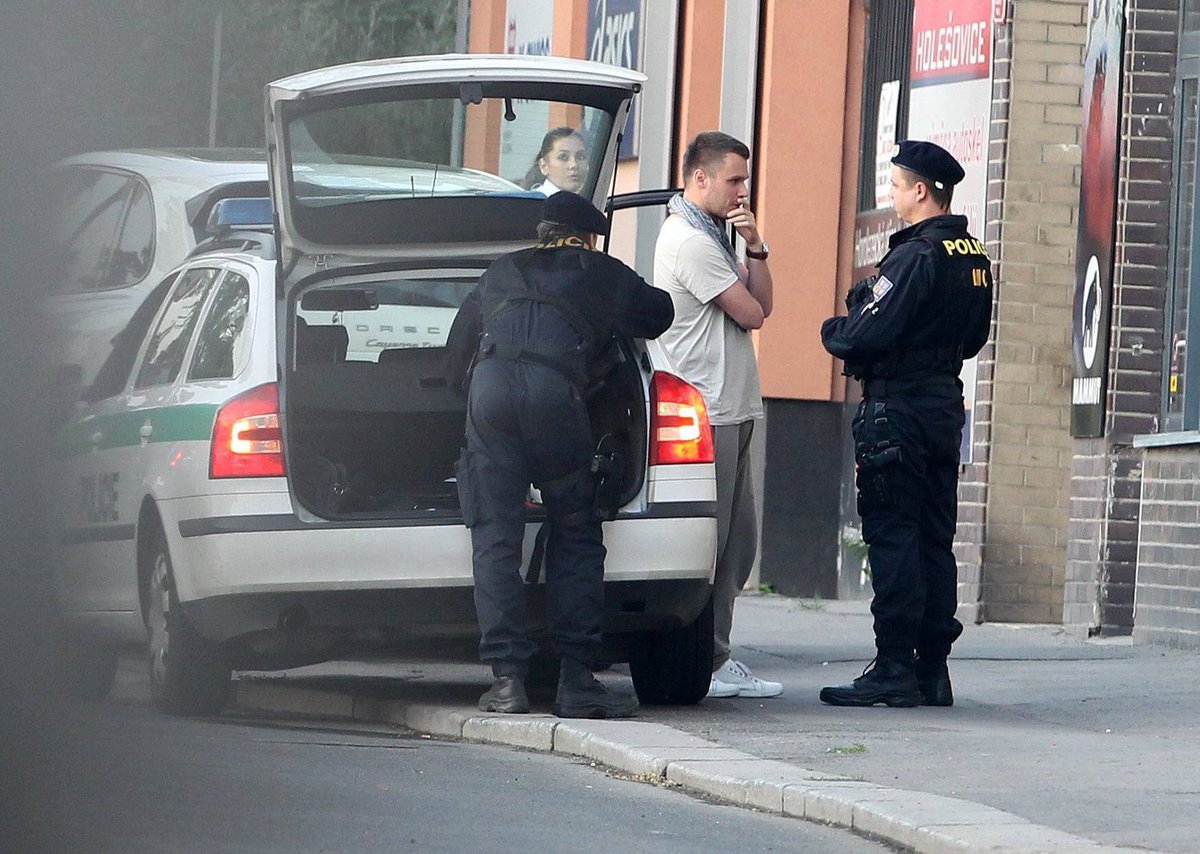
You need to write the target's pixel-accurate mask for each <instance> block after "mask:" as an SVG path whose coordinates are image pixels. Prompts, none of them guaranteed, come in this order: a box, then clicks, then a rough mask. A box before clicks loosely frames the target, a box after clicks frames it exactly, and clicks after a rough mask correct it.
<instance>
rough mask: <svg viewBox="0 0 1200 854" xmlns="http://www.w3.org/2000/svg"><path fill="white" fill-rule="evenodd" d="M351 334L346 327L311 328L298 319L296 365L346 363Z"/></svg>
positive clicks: (302, 319)
mask: <svg viewBox="0 0 1200 854" xmlns="http://www.w3.org/2000/svg"><path fill="white" fill-rule="evenodd" d="M349 349H350V333H348V332H347V331H346V327H344V326H310V325H309V324H308V322H307V321H306V320H305V319H304V318H303V317H297V318H296V364H297V365H323V364H330V363H334V362H344V361H346V351H347V350H349Z"/></svg>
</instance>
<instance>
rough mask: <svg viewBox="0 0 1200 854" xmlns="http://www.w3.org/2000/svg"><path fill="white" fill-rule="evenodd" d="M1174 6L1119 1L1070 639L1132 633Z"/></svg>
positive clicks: (1162, 287)
mask: <svg viewBox="0 0 1200 854" xmlns="http://www.w3.org/2000/svg"><path fill="white" fill-rule="evenodd" d="M1177 6H1178V3H1177V2H1176V0H1130V3H1129V10H1128V15H1127V32H1126V36H1125V43H1126V57H1125V69H1124V78H1123V83H1124V91H1123V97H1122V102H1123V105H1122V124H1121V138H1122V148H1121V158H1120V160H1121V166H1120V175H1119V183H1118V205H1117V222H1118V225H1117V234H1116V261H1115V268H1114V271H1113V283H1114V298H1113V315H1112V317H1113V321H1112V322H1113V335H1112V340H1111V344H1110V348H1109V362H1108V367H1109V377H1108V382H1109V391H1108V407H1107V408H1108V415H1107V418H1106V425H1105V426H1106V429H1105V437H1104V438H1103V439H1087V440H1082V439H1080V440H1076V441H1075V443H1074V446H1075V459H1074V463H1073V466H1072V478H1071V492H1072V502H1071V520H1070V527H1069V538H1070V544H1069V548H1068V553H1069V559H1068V562H1067V578H1066V585H1065V588H1064V589H1065V599H1064V604H1063V623H1064V624H1065V625H1067V626H1069V627H1072V628H1074V629H1076V630H1078V631H1079V632H1080V633H1087V634H1096V633H1105V634H1128V633H1129V632H1130V631H1131V630H1132V629H1133V626H1134V607H1133V606H1134V590H1135V587H1136V586H1137V584H1138V557H1139V552H1140V546H1139V527H1140V525H1141V524H1142V520H1140V518H1139V506H1140V503H1141V495H1142V492H1143V489H1144V488H1145V487H1144V485H1143V484H1142V482H1141V481H1142V477H1143V468H1144V466H1143V459H1142V456H1143V455H1142V452H1141V451H1139V450H1136V449H1134V448H1132V447H1131V443H1132V441H1133V437H1134V436H1135V435H1138V434H1141V433H1150V432H1153V431H1154V430H1155V429H1156V428H1157V423H1158V413H1159V408H1160V405H1161V389H1162V360H1163V353H1162V347H1163V343H1164V342H1163V332H1162V330H1163V327H1164V319H1163V298H1164V294H1165V293H1166V287H1167V270H1168V268H1169V260H1170V259H1169V253H1168V242H1169V233H1170V221H1169V216H1170V206H1171V195H1170V194H1171V168H1172V167H1171V161H1172V150H1173V133H1174V131H1173V114H1174V109H1175V99H1174V85H1175V63H1176V50H1177V47H1176V32H1177V29H1178V26H1179V21H1178V15H1179V13H1178V9H1177ZM1157 548H1158V547H1156V549H1157ZM1152 551H1154V553H1155V554H1158V555H1159V556H1160V557H1161V556H1162V555H1161V549H1159V550H1157V551H1155V550H1153V549H1152ZM1139 621H1140V617H1139Z"/></svg>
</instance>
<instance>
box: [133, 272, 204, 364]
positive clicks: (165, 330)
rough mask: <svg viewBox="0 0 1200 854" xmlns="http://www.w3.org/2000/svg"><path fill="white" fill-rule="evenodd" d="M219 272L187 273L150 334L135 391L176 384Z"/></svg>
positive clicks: (181, 278) (176, 287) (180, 280)
mask: <svg viewBox="0 0 1200 854" xmlns="http://www.w3.org/2000/svg"><path fill="white" fill-rule="evenodd" d="M219 272H220V271H218V270H213V269H192V270H188V271H187V272H186V273H184V274H183V275H182V276H181V277H180V279H179V284H177V285H176V286H175V290H174V291H172V293H171V298H170V299H169V300H168V301H167V305H166V308H164V309H163V313H162V315H160V317H159V320H158V325H157V326H156V327H155V329H154V332H153V333H151V335H150V342H149V344H148V345H147V347H146V355H145V357H144V358H143V359H142V366H141V369H140V370H139V371H138V375H137V381H136V382H135V383H134V387H135V388H149V387H150V386H156V385H166V384H168V383H173V382H175V378H176V377H177V376H179V370H180V368H182V367H183V357H184V354H185V353H186V351H187V345H188V341H189V340H190V339H191V337H192V332H193V331H194V330H195V328H196V320H197V319H198V318H199V316H200V309H201V308H202V307H203V306H204V299H205V297H207V296H208V293H209V291H210V290H211V289H212V285H213V282H214V281H216V278H217V275H218V273H219Z"/></svg>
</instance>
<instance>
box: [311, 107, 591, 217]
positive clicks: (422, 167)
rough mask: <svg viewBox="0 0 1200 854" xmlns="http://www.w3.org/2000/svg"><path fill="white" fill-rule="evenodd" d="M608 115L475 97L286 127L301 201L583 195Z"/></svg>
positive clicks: (361, 110) (342, 112)
mask: <svg viewBox="0 0 1200 854" xmlns="http://www.w3.org/2000/svg"><path fill="white" fill-rule="evenodd" d="M611 128H612V114H611V113H610V112H608V111H606V110H604V109H600V108H599V107H594V106H588V105H584V104H575V103H567V102H562V101H553V100H540V99H536V98H503V97H487V96H483V97H482V98H481V100H480V101H479V102H478V103H466V104H464V103H463V102H462V100H461V99H460V97H459V94H458V89H457V88H454V89H453V90H449V89H448V90H447V92H446V96H445V97H443V98H412V99H409V100H399V101H383V102H371V103H366V104H351V105H347V106H339V107H336V108H334V109H329V110H322V111H318V112H313V113H307V114H305V115H303V116H301V117H299V118H297V119H296V120H294V121H293V122H291V123H290V124H289V125H288V140H289V146H290V155H291V161H292V178H293V182H294V183H293V189H294V192H295V194H296V200H297V201H298V202H300V203H301V204H302V205H305V206H309V207H321V206H325V205H329V204H334V203H344V202H354V201H362V200H370V199H386V198H400V199H404V198H427V197H430V196H479V195H489V194H501V195H510V194H513V193H520V192H522V191H529V190H532V191H534V192H538V191H539V190H540V191H541V192H543V193H547V194H548V193H549V192H552V189H551V187H550V186H548V185H547V184H546V182H547V181H554V182H556V184H555V185H554V186H556V187H557V188H558V189H569V190H572V191H574V192H577V193H581V194H584V195H588V194H590V193H591V191H592V189H593V188H594V187H595V184H596V180H597V178H598V177H599V175H598V171H597V166H598V164H600V163H601V162H602V161H603V155H604V147H605V146H606V145H607V143H608V137H609V131H610V129H611Z"/></svg>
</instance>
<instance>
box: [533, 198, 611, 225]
mask: <svg viewBox="0 0 1200 854" xmlns="http://www.w3.org/2000/svg"><path fill="white" fill-rule="evenodd" d="M542 222H549V223H552V224H554V225H566V226H570V227H571V228H577V229H579V230H580V231H586V232H587V233H588V234H608V220H607V219H606V218H605V216H604V214H602V213H600V211H598V210H596V206H595V205H593V204H592V203H591V202H589V201H588V200H587V199H585V198H584V197H583V196H581V195H579V194H578V193H572V192H570V191H568V190H559V191H558V192H557V193H554V194H553V195H551V196H547V197H546V201H545V202H543V203H542Z"/></svg>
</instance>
